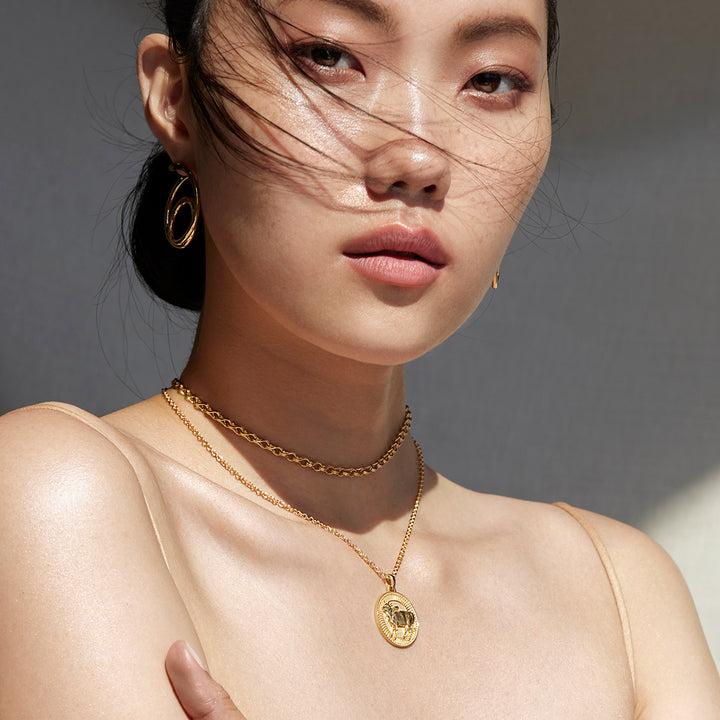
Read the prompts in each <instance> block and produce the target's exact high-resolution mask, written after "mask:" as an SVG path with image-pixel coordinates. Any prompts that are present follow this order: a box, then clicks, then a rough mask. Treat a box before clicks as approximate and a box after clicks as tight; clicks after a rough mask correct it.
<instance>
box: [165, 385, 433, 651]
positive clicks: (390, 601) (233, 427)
mask: <svg viewBox="0 0 720 720" xmlns="http://www.w3.org/2000/svg"><path fill="white" fill-rule="evenodd" d="M172 387H173V389H174V390H176V391H177V392H178V393H179V394H180V396H181V397H183V398H184V399H185V400H186V401H187V402H188V403H189V404H190V405H192V406H193V407H194V408H195V409H196V410H199V411H200V412H202V413H203V414H204V415H206V416H207V417H209V418H210V419H212V420H214V421H215V422H217V423H218V424H220V425H221V426H222V427H224V428H226V429H227V430H230V431H231V432H232V433H234V434H235V435H237V436H238V437H241V438H243V439H244V440H247V441H248V442H250V443H252V444H253V445H256V446H257V447H260V448H262V449H263V450H266V451H267V452H269V453H271V454H273V455H275V456H276V457H280V458H283V459H284V460H287V461H288V462H292V463H295V464H297V465H300V466H301V467H304V468H307V469H309V470H313V471H315V472H320V473H324V474H325V475H332V476H336V477H345V478H349V477H361V476H363V475H369V474H371V473H374V472H376V471H377V470H379V469H380V468H381V467H383V466H384V465H386V464H387V463H388V462H389V461H390V459H391V458H392V457H393V456H394V455H395V454H396V453H397V451H398V450H399V449H400V446H401V445H402V444H403V441H404V440H405V438H406V437H407V436H408V434H409V432H410V424H411V422H412V414H411V413H410V408H408V406H407V405H406V406H405V418H404V420H403V423H402V425H401V426H400V429H399V430H398V432H397V434H396V435H395V438H394V439H393V441H392V443H391V444H390V446H389V447H388V449H387V450H386V451H385V453H384V454H383V455H382V457H380V458H379V459H378V460H376V461H375V462H373V463H371V464H370V465H365V466H363V467H358V468H352V467H337V466H334V465H327V464H325V463H322V462H320V461H318V460H312V459H310V458H307V457H304V456H302V455H298V454H297V453H295V452H292V451H290V450H285V449H284V448H282V447H280V446H279V445H276V444H274V443H272V442H270V441H269V440H266V439H264V438H262V437H260V436H258V435H256V434H255V433H253V432H250V431H249V430H246V429H245V428H244V427H242V426H241V425H238V424H236V423H234V422H233V421H232V420H229V419H228V418H226V417H224V416H223V415H221V414H220V413H219V412H218V411H217V410H213V408H211V407H210V406H209V405H208V404H207V403H206V402H204V401H203V400H202V399H201V398H199V397H198V396H197V395H195V394H194V393H192V392H191V391H190V390H189V389H188V388H186V387H185V386H184V385H183V384H182V383H181V382H180V381H179V380H177V379H175V380H173V382H172ZM162 394H163V396H164V398H165V400H166V401H167V403H168V405H169V406H170V407H171V408H172V409H173V411H174V412H175V414H176V415H177V416H178V418H180V420H181V421H182V423H183V424H184V425H185V426H186V427H187V428H188V430H190V432H191V433H192V434H193V435H194V437H195V438H196V439H197V440H198V442H199V443H200V444H201V445H202V446H203V447H204V448H205V450H207V452H208V453H209V454H210V455H211V456H212V457H213V458H214V459H215V461H216V462H217V463H218V464H219V465H220V466H221V467H223V468H224V469H225V470H226V471H227V472H228V473H230V475H232V477H233V478H235V480H237V481H238V482H240V483H241V484H242V485H244V486H245V487H246V488H247V489H248V490H250V491H251V492H253V493H255V495H257V496H258V497H260V498H262V499H263V500H265V501H266V502H268V503H270V504H271V505H274V506H275V507H277V508H280V509H282V510H285V511H286V512H289V513H290V514H292V515H295V516H296V517H299V518H301V519H302V520H305V521H306V522H308V523H310V524H311V525H315V527H319V528H321V529H322V530H325V531H326V532H328V533H330V534H331V535H334V536H335V537H336V538H338V539H339V540H342V541H343V542H344V543H345V544H346V545H347V546H348V547H349V548H350V549H351V550H353V551H354V552H355V553H356V554H357V556H358V557H359V558H360V559H361V560H362V561H363V562H364V563H365V564H366V565H367V566H368V567H369V568H370V569H371V570H372V571H373V572H374V573H375V574H376V575H377V576H378V577H379V578H380V580H382V582H383V583H384V584H385V592H384V593H383V594H382V595H381V596H380V598H379V599H378V601H377V602H376V603H375V613H374V614H375V623H376V624H377V627H378V630H379V631H380V633H381V635H382V636H383V637H384V638H385V640H387V641H388V642H389V643H390V644H391V645H394V646H395V647H399V648H404V647H408V646H409V645H412V644H413V643H414V642H415V640H416V638H417V636H418V630H419V624H418V619H417V613H416V612H415V608H414V607H413V605H412V603H411V602H410V600H408V599H407V598H406V597H405V596H404V595H403V594H402V593H399V592H397V590H396V589H395V579H396V576H397V573H398V571H399V570H400V565H401V564H402V561H403V558H404V557H405V551H406V550H407V545H408V541H409V540H410V535H411V534H412V531H413V526H414V525H415V518H416V516H417V511H418V507H419V506H420V498H421V497H422V492H423V485H424V482H425V464H424V462H423V455H422V450H420V446H419V445H418V443H417V442H416V441H415V440H414V439H412V438H411V439H412V440H413V444H414V445H415V450H416V452H417V458H418V484H417V492H416V493H415V502H414V504H413V508H412V510H411V512H410V519H409V520H408V524H407V529H406V530H405V535H404V537H403V541H402V544H401V545H400V552H399V553H398V556H397V559H396V560H395V565H394V566H393V569H392V572H389V573H386V572H384V571H383V570H382V569H381V568H380V567H379V566H378V565H377V564H376V563H375V562H373V561H372V560H371V559H370V558H369V557H368V556H367V554H366V553H365V552H364V551H363V550H362V549H361V548H360V547H358V546H357V545H356V544H355V543H354V542H353V541H352V540H351V539H350V538H349V537H348V536H347V535H345V534H344V533H342V532H340V531H339V530H338V529H337V528H334V527H332V526H330V525H327V524H325V523H324V522H321V521H320V520H318V519H316V518H314V517H313V516H312V515H308V514H307V513H305V512H303V511H302V510H299V509H298V508H296V507H293V506H292V505H290V504H289V503H286V502H285V501H283V500H281V499H280V498H278V497H276V496H275V495H272V494H270V493H268V492H266V491H265V490H263V489H262V488H260V487H258V486H257V485H255V483H253V482H251V481H250V480H248V479H247V478H246V477H244V476H243V475H241V474H240V473H239V472H238V471H237V470H236V469H235V468H234V467H233V466H232V465H230V463H228V462H227V460H225V458H223V457H222V455H220V453H218V452H217V450H215V448H213V446H212V445H211V444H210V443H209V442H208V441H207V440H206V439H205V438H204V437H203V436H202V435H201V434H200V431H199V430H198V429H197V428H196V427H195V426H194V425H193V424H192V423H191V422H190V420H189V419H188V418H187V417H186V415H185V414H184V413H183V412H182V410H180V408H179V407H178V405H177V403H176V402H175V401H174V400H173V399H172V398H171V397H170V394H169V392H168V390H167V389H163V390H162Z"/></svg>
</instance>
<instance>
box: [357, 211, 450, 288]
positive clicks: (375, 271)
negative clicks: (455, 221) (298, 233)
mask: <svg viewBox="0 0 720 720" xmlns="http://www.w3.org/2000/svg"><path fill="white" fill-rule="evenodd" d="M343 254H344V255H345V257H347V258H348V259H349V260H350V262H351V263H352V265H353V267H354V268H355V269H356V270H357V271H358V272H359V273H360V274H362V275H364V276H365V277H368V278H370V279H371V280H376V281H378V282H381V283H385V284H387V285H395V286H398V287H407V288H417V287H425V286H426V285H430V284H431V283H432V282H434V280H435V279H436V278H437V277H438V275H439V274H440V271H441V270H442V268H443V267H445V265H447V263H448V257H447V255H446V253H445V251H444V250H443V247H442V245H441V244H440V241H439V240H438V238H437V236H436V235H435V233H433V232H431V231H430V230H427V229H425V228H410V227H407V226H406V225H400V224H396V225H388V226H386V227H382V228H378V229H376V230H373V231H372V232H370V233H367V234H366V235H362V236H361V237H359V238H355V239H354V240H352V241H351V242H350V243H348V245H347V247H346V248H344V250H343Z"/></svg>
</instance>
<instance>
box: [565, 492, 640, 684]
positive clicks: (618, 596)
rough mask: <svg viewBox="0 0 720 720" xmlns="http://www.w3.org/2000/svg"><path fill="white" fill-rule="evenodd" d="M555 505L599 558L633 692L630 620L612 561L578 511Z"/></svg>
mask: <svg viewBox="0 0 720 720" xmlns="http://www.w3.org/2000/svg"><path fill="white" fill-rule="evenodd" d="M555 505H556V506H557V507H559V508H561V509H562V510H564V511H565V512H566V513H567V514H568V515H570V516H572V517H573V518H574V519H575V520H576V521H577V523H578V524H579V525H580V527H581V528H582V529H583V530H584V531H585V532H586V533H587V535H588V537H589V538H590V540H591V541H592V544H593V545H594V546H595V550H596V551H597V554H598V556H599V557H600V562H601V563H602V566H603V568H604V569H605V574H606V575H607V578H608V581H609V582H610V588H611V589H612V594H613V597H614V598H615V605H616V606H617V611H618V615H619V616H620V625H621V627H622V634H623V641H624V643H625V654H626V655H627V661H628V666H629V668H630V677H631V678H632V684H633V691H635V689H636V688H635V655H634V652H633V643H632V633H631V632H630V620H629V618H628V612H627V607H626V606H625V598H624V597H623V593H622V588H621V587H620V581H619V580H618V576H617V573H616V572H615V568H614V566H613V563H612V560H611V559H610V553H608V551H607V548H606V547H605V544H604V543H603V541H602V540H601V539H600V535H598V532H597V530H596V529H595V528H594V527H593V526H592V524H591V523H590V521H589V520H588V519H587V518H586V517H585V516H584V515H583V514H582V513H581V512H580V511H579V510H577V509H576V508H574V507H572V505H568V504H567V503H564V502H558V503H555Z"/></svg>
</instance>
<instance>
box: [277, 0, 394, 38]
mask: <svg viewBox="0 0 720 720" xmlns="http://www.w3.org/2000/svg"><path fill="white" fill-rule="evenodd" d="M313 1H314V2H323V3H325V4H327V5H335V6H339V7H343V8H347V9H348V10H350V11H351V12H353V13H354V14H355V15H358V16H359V17H360V18H361V19H363V20H366V21H368V22H370V23H372V24H373V25H377V26H379V27H380V28H381V29H382V30H384V31H385V32H386V33H388V34H390V33H392V32H393V31H394V30H395V27H396V22H395V20H394V18H393V17H392V16H391V14H390V13H389V12H388V11H387V9H386V8H384V7H383V6H382V5H380V4H379V3H377V2H375V0H313ZM293 2H298V0H282V2H280V3H279V5H278V9H280V8H281V7H282V6H283V5H289V4H291V3H293Z"/></svg>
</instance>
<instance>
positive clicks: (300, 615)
mask: <svg viewBox="0 0 720 720" xmlns="http://www.w3.org/2000/svg"><path fill="white" fill-rule="evenodd" d="M217 508H218V505H217V503H216V502H209V503H208V504H207V505H205V504H204V503H203V502H197V501H196V502H194V503H193V505H192V511H190V509H189V507H184V508H183V507H182V504H180V505H178V506H176V507H174V508H172V507H171V508H170V510H171V513H170V517H169V524H168V527H167V530H168V532H167V533H166V538H165V540H164V544H165V545H166V552H167V554H168V558H169V561H170V567H171V571H172V573H173V576H174V578H175V580H176V583H177V585H178V588H179V590H180V592H181V595H182V597H183V600H184V602H185V604H186V606H187V608H188V610H189V612H190V615H191V617H192V620H193V622H194V623H195V626H196V628H197V631H198V635H199V637H200V640H201V642H202V644H203V650H204V652H205V655H206V657H207V659H208V662H209V665H210V670H211V672H212V674H213V675H214V676H215V677H216V679H218V680H219V681H220V682H221V683H222V684H223V685H224V686H225V687H226V688H227V690H228V691H229V692H230V694H231V696H232V697H233V698H234V700H235V701H236V703H237V705H238V707H239V708H240V709H241V710H242V711H243V712H244V713H245V715H246V716H247V717H248V718H249V719H250V720H262V719H263V718H268V719H272V720H282V719H283V718H294V719H297V718H314V719H315V720H317V718H318V717H327V718H345V719H346V720H354V719H355V718H358V720H359V719H360V718H362V719H363V720H368V718H376V717H377V718H380V717H386V716H387V715H389V714H390V715H394V716H397V717H404V718H415V719H420V718H433V720H436V719H437V718H477V719H480V718H501V717H502V718H508V717H512V718H528V719H530V718H532V719H533V720H541V719H543V718H553V719H554V720H556V719H557V718H558V717H572V718H573V719H574V720H583V719H585V718H587V719H588V720H590V719H591V718H592V719H595V718H597V719H598V720H600V719H602V720H611V719H614V718H617V719H618V720H620V719H625V718H627V719H629V718H632V717H633V707H632V706H633V701H632V691H631V687H630V684H629V680H628V674H627V668H626V665H625V662H624V653H623V648H622V638H621V635H620V632H619V628H618V627H617V618H616V617H615V616H614V615H613V614H612V612H611V611H612V607H611V605H608V608H609V609H608V612H605V611H604V610H603V609H602V608H603V607H604V604H601V605H598V607H597V608H595V607H591V608H590V609H588V608H587V607H585V606H583V605H581V604H577V603H575V602H574V601H573V600H572V599H568V598H567V597H564V595H566V593H563V592H558V591H557V589H553V588H552V579H551V578H547V579H546V580H544V579H543V578H542V577H539V576H537V575H536V574H533V573H531V574H529V575H528V574H526V573H524V572H523V571H522V569H520V570H518V569H517V568H513V569H511V570H508V568H507V567H506V566H507V565H508V562H507V559H503V558H502V557H500V556H497V553H496V552H494V551H492V552H490V551H489V552H488V553H486V555H487V557H486V558H485V559H484V560H481V561H477V560H476V559H474V552H475V551H473V550H468V549H463V548H452V546H451V545H448V546H444V545H443V544H442V543H435V545H439V546H440V549H439V550H437V548H434V546H433V543H432V540H431V539H430V538H427V537H423V536H422V534H418V536H417V537H416V538H415V539H414V540H413V541H412V543H411V545H410V547H409V549H408V555H407V557H406V560H405V562H404V563H403V566H402V568H401V570H400V572H399V574H398V590H399V591H400V592H403V593H404V594H405V595H407V597H408V598H409V599H410V600H411V602H412V604H413V607H414V610H415V614H416V616H417V621H418V625H419V632H418V637H417V640H416V641H415V642H414V644H413V645H411V646H410V647H408V648H405V649H400V648H396V647H394V646H392V645H391V644H389V643H388V642H386V640H385V639H384V638H383V636H382V635H381V634H380V632H379V630H378V627H377V624H376V618H375V612H376V605H377V601H378V599H379V598H380V596H381V595H382V594H383V593H384V592H385V587H384V585H383V583H382V582H381V580H380V579H379V578H378V576H377V575H376V574H375V573H374V572H373V571H372V570H371V569H370V567H369V566H368V565H367V564H366V563H365V562H364V561H363V560H362V559H361V558H360V557H358V555H357V554H356V553H355V552H353V551H352V550H351V549H350V548H348V547H346V546H345V545H344V544H343V543H342V542H341V541H340V540H338V539H337V538H335V537H333V536H331V535H329V534H327V533H325V532H323V531H322V530H321V529H319V528H315V527H311V526H306V525H304V524H302V523H295V522H288V521H287V520H286V519H285V518H281V517H278V516H277V515H275V514H273V513H268V512H267V511H264V510H262V511H259V512H258V511H257V510H256V508H255V507H254V506H253V504H250V505H248V506H245V505H242V504H241V505H240V507H239V508H233V509H232V511H231V512H228V513H224V512H223V511H222V510H218V509H217ZM478 552H481V549H478ZM373 559H375V560H377V561H378V563H379V564H380V565H381V566H382V565H383V562H382V561H383V560H386V561H387V564H388V565H391V564H392V562H393V561H394V557H390V558H385V559H383V558H381V557H378V558H373ZM388 569H389V567H388ZM546 586H547V587H546ZM578 597H580V594H578ZM395 620H396V621H397V624H398V625H400V626H401V625H402V620H403V619H402V618H395ZM400 631H402V628H400Z"/></svg>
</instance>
